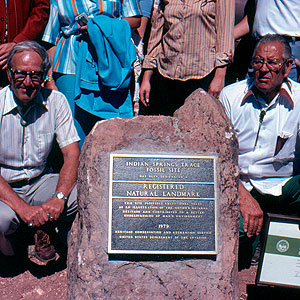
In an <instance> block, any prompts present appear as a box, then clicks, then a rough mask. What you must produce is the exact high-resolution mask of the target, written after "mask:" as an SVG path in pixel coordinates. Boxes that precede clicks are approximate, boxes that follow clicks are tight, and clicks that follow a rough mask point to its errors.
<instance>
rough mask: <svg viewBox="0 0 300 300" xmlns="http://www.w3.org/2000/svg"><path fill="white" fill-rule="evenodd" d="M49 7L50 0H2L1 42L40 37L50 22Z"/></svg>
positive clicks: (0, 10)
mask: <svg viewBox="0 0 300 300" xmlns="http://www.w3.org/2000/svg"><path fill="white" fill-rule="evenodd" d="M5 2H7V5H8V7H6V5H5ZM49 7H50V0H0V43H4V42H16V43H18V42H21V41H25V40H36V39H37V38H39V37H40V36H41V35H42V34H43V31H44V28H45V26H46V25H47V22H48V17H49V10H50V8H49ZM6 24H7V39H6V41H5V31H6Z"/></svg>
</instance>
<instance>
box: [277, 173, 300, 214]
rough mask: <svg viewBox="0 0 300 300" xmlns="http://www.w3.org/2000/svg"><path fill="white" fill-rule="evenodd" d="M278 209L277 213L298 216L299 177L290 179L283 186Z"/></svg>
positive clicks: (299, 210)
mask: <svg viewBox="0 0 300 300" xmlns="http://www.w3.org/2000/svg"><path fill="white" fill-rule="evenodd" d="M279 209H280V212H279V213H282V214H287V215H297V216H300V175H297V176H294V177H292V178H291V179H290V180H289V181H288V182H287V183H286V184H285V185H284V186H283V188H282V196H280V197H279Z"/></svg>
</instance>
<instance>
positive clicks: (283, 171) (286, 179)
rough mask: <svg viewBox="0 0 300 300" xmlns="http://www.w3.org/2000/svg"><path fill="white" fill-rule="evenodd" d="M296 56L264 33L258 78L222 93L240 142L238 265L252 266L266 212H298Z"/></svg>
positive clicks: (258, 49)
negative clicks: (292, 72)
mask: <svg viewBox="0 0 300 300" xmlns="http://www.w3.org/2000/svg"><path fill="white" fill-rule="evenodd" d="M292 62H293V60H292V54H291V48H290V46H289V44H288V42H287V40H286V39H285V38H284V37H282V36H280V35H271V34H269V35H266V36H265V37H263V38H262V39H261V40H260V41H259V42H258V44H257V46H256V48H255V50H254V55H253V60H252V67H253V69H254V78H250V79H248V80H244V81H241V82H238V83H235V84H232V85H230V86H227V87H225V88H224V89H223V90H222V92H221V94H220V101H221V102H222V103H223V105H224V108H225V110H226V113H227V115H228V117H229V119H230V120H231V122H232V124H233V126H234V129H235V131H236V134H237V138H238V142H239V169H240V184H239V204H240V210H241V220H240V256H239V264H240V268H243V267H247V266H249V263H250V261H251V257H252V256H251V252H252V250H255V247H256V245H257V242H258V240H259V238H258V237H259V234H260V232H261V230H262V225H263V218H264V213H267V212H273V213H281V214H297V213H298V214H299V213H300V183H299V181H300V180H299V179H300V176H299V175H297V174H299V154H300V152H299V149H298V148H299V145H300V144H299V142H300V139H299V133H300V132H299V130H300V84H299V83H297V82H295V81H293V80H291V79H289V78H288V74H289V72H290V69H291V66H292ZM252 247H253V248H252ZM245 252H248V254H249V255H246V254H245Z"/></svg>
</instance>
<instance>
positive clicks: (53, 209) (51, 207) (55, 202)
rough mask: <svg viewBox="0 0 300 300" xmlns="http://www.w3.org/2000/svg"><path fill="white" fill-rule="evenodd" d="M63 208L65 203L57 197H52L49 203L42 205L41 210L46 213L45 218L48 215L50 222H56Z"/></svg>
mask: <svg viewBox="0 0 300 300" xmlns="http://www.w3.org/2000/svg"><path fill="white" fill-rule="evenodd" d="M64 207H65V201H64V200H63V199H58V198H57V197H52V198H51V199H50V200H49V201H47V202H46V203H44V204H42V209H43V210H44V211H45V212H46V214H47V216H48V214H49V216H50V217H49V218H50V220H51V221H52V220H53V221H56V220H58V218H59V216H60V214H61V213H62V211H63V210H64ZM52 218H53V219H52Z"/></svg>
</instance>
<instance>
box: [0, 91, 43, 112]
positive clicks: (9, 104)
mask: <svg viewBox="0 0 300 300" xmlns="http://www.w3.org/2000/svg"><path fill="white" fill-rule="evenodd" d="M34 103H35V104H38V105H43V106H44V107H45V108H46V109H47V110H48V103H47V98H45V97H44V93H43V88H41V90H40V92H39V93H38V95H37V97H36V98H35V99H34ZM17 107H18V105H17V103H16V102H15V99H14V95H13V92H12V90H11V88H10V86H8V88H7V91H6V95H5V103H4V110H3V115H5V114H8V113H10V112H11V111H12V110H14V109H15V108H17Z"/></svg>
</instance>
